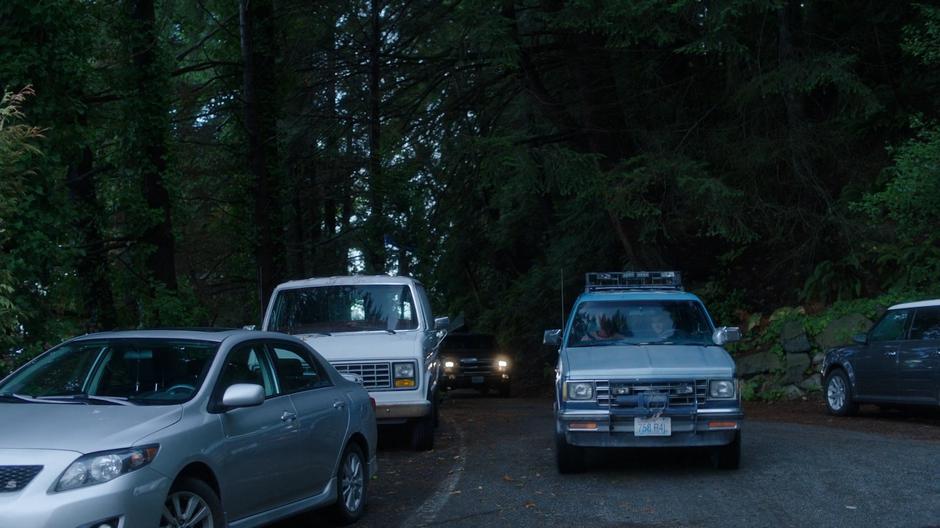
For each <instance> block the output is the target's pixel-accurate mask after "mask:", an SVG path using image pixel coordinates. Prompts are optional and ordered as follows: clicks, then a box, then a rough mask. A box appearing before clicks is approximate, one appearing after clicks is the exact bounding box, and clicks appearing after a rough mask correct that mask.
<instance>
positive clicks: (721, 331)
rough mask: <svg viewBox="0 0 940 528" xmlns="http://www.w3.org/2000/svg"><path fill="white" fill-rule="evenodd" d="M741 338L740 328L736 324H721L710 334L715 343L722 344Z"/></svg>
mask: <svg viewBox="0 0 940 528" xmlns="http://www.w3.org/2000/svg"><path fill="white" fill-rule="evenodd" d="M740 340H741V329H740V328H738V327H736V326H722V327H720V328H718V329H717V330H715V333H714V334H712V341H714V342H715V344H716V345H718V346H722V345H725V344H727V343H734V342H735V341H740Z"/></svg>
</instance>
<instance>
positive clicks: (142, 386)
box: [0, 339, 218, 405]
mask: <svg viewBox="0 0 940 528" xmlns="http://www.w3.org/2000/svg"><path fill="white" fill-rule="evenodd" d="M217 348H218V344H217V343H211V342H207V341H181V340H167V339H109V340H101V341H98V340H96V341H76V342H72V343H65V344H63V345H62V346H59V347H56V348H54V349H52V350H50V351H49V352H47V353H45V354H43V355H42V356H40V357H38V358H36V359H35V360H33V361H32V362H31V363H29V364H28V365H27V366H26V367H24V368H23V369H21V370H20V371H19V372H17V373H16V374H14V375H13V376H11V377H10V378H9V379H7V380H6V381H5V382H4V383H3V384H2V385H0V394H3V395H7V396H11V395H16V396H20V397H21V398H20V401H24V402H25V401H33V402H42V401H50V402H52V401H73V402H80V403H89V404H120V403H123V402H128V403H138V404H151V405H169V404H177V403H181V402H184V401H187V400H189V399H190V398H192V397H193V396H194V395H195V394H196V392H197V391H198V390H199V386H200V385H201V384H202V381H203V379H204V378H205V375H206V372H207V370H208V367H209V365H210V364H211V362H212V358H213V357H214V356H215V353H216V349H217Z"/></svg>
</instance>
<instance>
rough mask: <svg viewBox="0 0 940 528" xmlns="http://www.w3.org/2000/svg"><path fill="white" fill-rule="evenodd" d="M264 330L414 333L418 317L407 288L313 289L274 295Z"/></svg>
mask: <svg viewBox="0 0 940 528" xmlns="http://www.w3.org/2000/svg"><path fill="white" fill-rule="evenodd" d="M268 327H269V328H270V329H271V330H273V331H275V332H286V333H288V334H314V333H330V334H332V333H337V332H362V331H375V330H386V331H396V330H414V329H416V328H418V314H417V312H416V309H415V302H414V299H413V298H412V296H411V289H410V288H409V287H408V286H407V285H403V284H375V285H342V286H316V287H311V288H295V289H290V290H282V291H281V292H280V293H278V295H277V299H276V300H275V303H274V311H273V313H272V314H271V323H270V324H269V325H268Z"/></svg>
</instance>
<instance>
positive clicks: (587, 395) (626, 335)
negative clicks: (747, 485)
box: [545, 272, 744, 473]
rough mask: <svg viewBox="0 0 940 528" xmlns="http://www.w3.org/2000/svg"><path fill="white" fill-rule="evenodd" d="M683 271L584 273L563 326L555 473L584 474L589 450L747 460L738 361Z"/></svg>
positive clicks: (727, 332)
mask: <svg viewBox="0 0 940 528" xmlns="http://www.w3.org/2000/svg"><path fill="white" fill-rule="evenodd" d="M680 277H681V276H680V274H679V273H678V272H617V273H588V274H587V281H586V282H587V286H586V288H585V292H584V293H583V294H581V296H580V297H578V299H577V301H576V302H575V303H574V307H573V309H572V312H571V316H570V317H569V319H568V321H567V324H566V328H564V330H561V329H556V330H548V331H546V332H545V343H546V344H549V345H557V346H560V349H559V355H558V365H557V367H556V372H557V374H556V382H555V439H556V456H557V463H558V470H559V471H560V472H562V473H570V472H576V471H580V470H582V469H583V467H584V448H586V447H685V446H688V447H711V448H712V455H713V462H714V463H715V465H716V466H717V467H720V468H729V469H736V468H737V467H738V466H739V464H740V458H741V423H742V421H743V419H744V415H743V413H742V411H741V399H740V391H739V390H738V380H737V379H736V378H735V364H734V361H733V360H732V359H731V356H729V355H728V353H727V352H726V351H725V349H724V348H722V345H723V344H725V343H727V342H730V341H733V340H737V339H740V332H739V331H738V329H737V328H726V327H722V328H718V329H716V328H715V326H714V323H713V322H712V319H711V316H709V314H708V311H706V310H705V306H704V305H703V304H702V301H701V300H699V298H698V297H696V296H695V295H693V294H691V293H687V292H684V291H682V283H681V278H680Z"/></svg>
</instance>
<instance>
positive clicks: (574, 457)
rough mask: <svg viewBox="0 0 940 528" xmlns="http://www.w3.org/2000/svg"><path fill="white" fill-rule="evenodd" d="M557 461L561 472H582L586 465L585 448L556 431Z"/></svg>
mask: <svg viewBox="0 0 940 528" xmlns="http://www.w3.org/2000/svg"><path fill="white" fill-rule="evenodd" d="M555 461H556V462H557V464H558V472H559V473H562V474H566V473H580V472H582V471H584V467H585V458H584V448H582V447H578V446H573V445H571V444H569V443H568V441H567V440H565V435H564V434H560V433H556V434H555Z"/></svg>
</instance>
